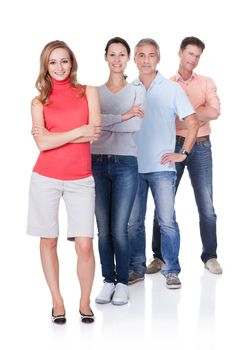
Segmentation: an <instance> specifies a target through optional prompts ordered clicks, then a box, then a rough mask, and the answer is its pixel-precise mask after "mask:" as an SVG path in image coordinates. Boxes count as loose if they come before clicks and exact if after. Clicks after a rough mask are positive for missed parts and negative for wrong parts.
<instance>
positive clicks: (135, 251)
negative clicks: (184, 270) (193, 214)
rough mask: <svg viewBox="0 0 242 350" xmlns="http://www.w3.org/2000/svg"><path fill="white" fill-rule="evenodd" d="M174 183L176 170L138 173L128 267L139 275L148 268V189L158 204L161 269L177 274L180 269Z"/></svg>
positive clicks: (130, 225) (156, 208)
mask: <svg viewBox="0 0 242 350" xmlns="http://www.w3.org/2000/svg"><path fill="white" fill-rule="evenodd" d="M175 183H176V173H175V172H174V171H160V172H154V173H147V174H139V186H138V191H137V194H136V197H135V201H134V206H133V209H132V212H131V216H130V220H129V239H130V265H129V269H130V270H132V271H135V272H137V273H139V274H140V275H144V274H145V271H146V255H145V214H146V206H147V196H148V190H149V188H150V189H151V193H152V196H153V199H154V203H155V210H156V213H157V219H158V222H159V228H160V235H161V244H160V250H161V252H162V256H163V259H164V261H165V266H164V267H163V269H162V271H161V272H162V273H163V274H164V275H166V274H167V273H170V272H174V273H177V274H178V273H179V272H180V270H181V269H180V265H179V260H178V254H179V248H180V234H179V228H178V225H177V222H176V219H175V209H174V200H175Z"/></svg>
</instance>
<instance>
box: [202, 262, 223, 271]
mask: <svg viewBox="0 0 242 350" xmlns="http://www.w3.org/2000/svg"><path fill="white" fill-rule="evenodd" d="M204 266H205V269H207V270H208V271H209V272H211V273H214V274H215V275H220V274H221V273H223V269H222V267H221V266H220V265H219V263H218V261H217V259H215V258H212V259H209V260H208V261H207V262H206V264H205V265H204Z"/></svg>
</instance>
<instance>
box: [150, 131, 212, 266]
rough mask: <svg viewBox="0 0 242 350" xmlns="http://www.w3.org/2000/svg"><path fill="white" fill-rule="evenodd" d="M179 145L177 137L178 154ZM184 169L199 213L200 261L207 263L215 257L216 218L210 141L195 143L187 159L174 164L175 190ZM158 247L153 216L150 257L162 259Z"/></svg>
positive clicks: (177, 150) (157, 235)
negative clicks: (186, 171) (151, 252)
mask: <svg viewBox="0 0 242 350" xmlns="http://www.w3.org/2000/svg"><path fill="white" fill-rule="evenodd" d="M182 145H183V140H182V139H179V138H178V140H177V142H176V152H179V151H180V149H181V148H182ZM185 167H187V170H188V173H189V176H190V179H191V184H192V187H193V191H194V195H195V200H196V204H197V209H198V213H199V224H200V236H201V240H202V246H203V249H202V254H201V259H202V261H203V262H204V263H206V261H207V260H209V259H212V258H217V253H216V251H217V234H216V221H217V217H216V214H215V211H214V207H213V186H212V152H211V142H210V140H209V139H208V140H206V141H202V142H200V141H197V142H196V143H195V145H194V146H193V149H192V151H191V154H190V156H189V157H188V158H187V159H186V160H185V161H184V162H182V163H176V170H177V181H176V189H177V188H178V186H179V183H180V180H181V178H182V175H183V172H184V169H185ZM159 247H160V235H159V224H158V222H157V219H156V217H155V215H154V225H153V237H152V250H153V256H154V257H155V258H160V259H163V258H162V254H161V252H160V248H159Z"/></svg>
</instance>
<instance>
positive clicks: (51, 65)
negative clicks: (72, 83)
mask: <svg viewBox="0 0 242 350" xmlns="http://www.w3.org/2000/svg"><path fill="white" fill-rule="evenodd" d="M71 67H72V63H71V58H70V56H69V53H68V51H67V50H65V49H63V48H57V49H54V50H53V51H52V52H51V54H50V56H49V61H48V72H49V75H50V76H51V78H54V79H56V80H64V79H66V78H68V77H69V75H70V71H71Z"/></svg>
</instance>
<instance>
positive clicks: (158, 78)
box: [133, 71, 165, 85]
mask: <svg viewBox="0 0 242 350" xmlns="http://www.w3.org/2000/svg"><path fill="white" fill-rule="evenodd" d="M164 79H165V78H164V77H163V76H162V75H161V74H160V72H159V71H157V73H156V77H155V79H154V80H153V82H152V84H151V85H153V84H161V83H162V82H163V81H164ZM133 84H134V85H143V83H142V81H141V80H140V77H138V78H137V79H135V80H134V81H133Z"/></svg>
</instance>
